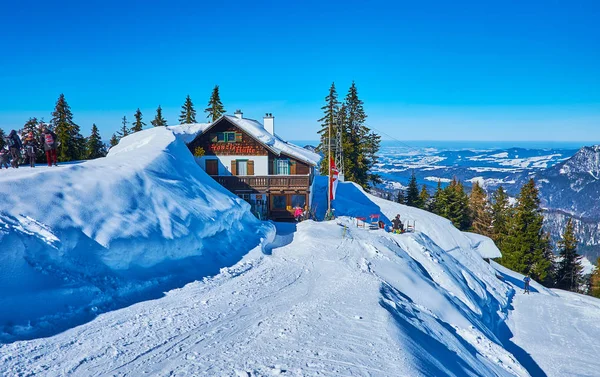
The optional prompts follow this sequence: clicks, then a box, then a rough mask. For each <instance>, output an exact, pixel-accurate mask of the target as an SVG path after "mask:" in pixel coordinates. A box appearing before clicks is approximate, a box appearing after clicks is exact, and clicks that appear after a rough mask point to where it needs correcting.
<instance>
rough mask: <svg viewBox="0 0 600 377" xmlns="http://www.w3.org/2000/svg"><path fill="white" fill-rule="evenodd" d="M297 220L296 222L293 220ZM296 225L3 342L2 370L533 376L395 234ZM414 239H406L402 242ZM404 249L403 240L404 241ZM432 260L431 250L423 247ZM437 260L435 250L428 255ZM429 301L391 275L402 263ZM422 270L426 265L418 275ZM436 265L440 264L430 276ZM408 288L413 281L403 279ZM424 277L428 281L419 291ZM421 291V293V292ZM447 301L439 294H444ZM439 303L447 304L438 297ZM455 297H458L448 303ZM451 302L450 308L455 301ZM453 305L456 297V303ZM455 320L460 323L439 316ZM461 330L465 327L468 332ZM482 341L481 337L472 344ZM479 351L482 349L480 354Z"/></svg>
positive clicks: (128, 373) (0, 351)
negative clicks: (261, 243) (229, 259)
mask: <svg viewBox="0 0 600 377" xmlns="http://www.w3.org/2000/svg"><path fill="white" fill-rule="evenodd" d="M289 226H293V225H288V227H289ZM299 228H300V229H299V231H298V232H295V233H294V232H292V230H291V229H289V228H286V227H285V226H283V227H281V226H280V229H279V233H280V234H282V235H281V236H279V237H278V238H277V239H276V240H275V244H276V246H280V247H279V248H275V249H274V250H273V252H272V255H264V254H262V253H261V252H260V250H259V249H258V248H257V249H255V250H254V251H253V252H251V253H250V254H249V255H247V256H246V257H245V258H244V260H242V261H241V262H240V263H238V264H237V265H235V266H234V267H232V268H228V269H223V270H222V272H221V273H220V274H219V275H217V276H216V277H214V278H212V279H205V280H204V281H202V282H195V283H191V284H189V285H187V286H186V287H184V288H182V289H177V290H174V291H171V292H169V293H168V294H167V295H166V297H164V298H161V299H159V300H154V301H147V302H142V303H138V304H136V305H133V306H131V307H128V308H124V309H121V310H118V311H114V312H110V313H105V314H103V315H101V316H99V317H98V318H96V319H95V320H94V321H92V322H90V323H88V324H85V325H83V326H80V327H77V328H74V329H71V330H68V331H66V332H64V333H62V334H59V335H56V336H54V337H51V338H48V339H38V340H34V341H27V342H16V343H12V344H8V345H4V346H2V347H1V348H0V355H1V356H0V372H4V373H6V374H8V375H18V376H27V375H32V374H34V373H37V374H42V375H44V376H63V375H74V376H140V375H153V376H154V375H156V376H190V375H206V376H217V375H219V376H220V375H225V376H230V375H231V376H236V375H240V376H268V375H278V374H281V375H290V376H318V375H322V376H348V375H356V376H418V375H425V376H442V375H454V376H510V375H519V376H526V375H527V372H525V371H524V370H523V369H522V368H521V367H520V366H519V364H518V363H516V362H515V361H514V359H512V357H511V356H510V355H509V354H508V353H506V352H505V351H504V350H503V349H502V348H501V347H500V346H498V345H497V344H495V343H494V342H492V341H490V340H489V339H487V338H486V336H485V334H483V333H481V332H480V331H478V330H476V329H475V328H474V327H473V326H468V325H467V326H466V327H465V326H464V324H463V322H464V318H463V317H461V314H460V311H461V310H466V312H465V313H467V312H469V310H468V309H466V308H464V307H463V308H462V309H461V308H460V307H461V305H460V304H459V303H458V301H459V300H458V299H456V298H452V297H449V296H445V295H443V294H442V295H440V297H437V296H436V292H435V291H434V290H435V289H440V287H439V286H437V285H436V284H434V283H433V282H431V281H429V282H420V281H418V280H419V279H420V277H421V276H422V275H421V274H426V275H428V274H429V273H431V274H434V273H435V271H434V270H432V269H431V268H433V267H434V264H435V263H434V262H432V265H431V266H428V265H425V267H423V266H421V267H417V266H416V265H413V264H412V263H414V262H411V261H410V260H409V259H408V258H406V255H396V253H400V249H399V248H398V249H397V250H395V251H394V252H392V251H391V249H386V248H385V247H384V245H386V244H387V245H388V246H389V247H393V244H389V242H390V240H391V239H392V238H391V237H396V238H397V239H398V241H399V242H402V241H405V242H407V243H412V242H413V240H415V239H418V237H416V236H413V235H403V236H399V235H396V236H392V235H386V234H385V233H383V232H381V231H375V232H373V231H368V230H362V229H353V228H350V229H349V230H344V228H342V227H340V226H339V225H337V224H335V223H313V222H306V223H302V224H300V226H299ZM402 238H404V240H402ZM396 247H397V245H396ZM421 252H422V253H423V257H427V254H429V252H428V251H425V250H423V251H421ZM429 256H430V257H431V254H430V255H429ZM403 265H404V267H406V268H410V269H416V270H417V271H416V272H413V273H407V272H408V270H404V271H403V272H404V273H407V276H404V277H400V279H401V280H403V279H408V280H407V281H406V282H405V283H406V287H407V288H409V287H410V288H412V289H410V292H407V294H408V295H410V296H412V297H413V299H414V300H416V299H415V297H417V296H418V295H421V294H426V295H433V297H430V298H429V299H433V300H434V301H435V303H436V305H438V306H439V307H438V308H426V307H424V306H422V305H420V304H418V303H417V302H414V301H413V300H411V299H410V298H409V297H408V296H407V295H404V294H403V293H401V292H399V291H398V290H397V289H395V288H394V286H393V285H390V284H389V283H386V282H384V281H383V279H382V277H381V276H379V274H384V275H385V274H388V273H390V274H391V275H390V277H392V280H393V275H394V274H395V273H396V272H402V270H394V269H395V268H402V267H403ZM419 268H422V269H423V271H419ZM425 269H427V270H429V272H426V271H425ZM402 284H403V283H402ZM421 284H423V286H420V287H419V285H421ZM417 288H420V289H422V291H421V292H419V291H418V289H417ZM436 297H437V298H436ZM438 300H439V301H438ZM444 300H447V301H445V302H444ZM448 304H451V306H450V307H445V305H448ZM453 304H457V307H454V306H453ZM436 310H440V312H439V313H438V314H440V315H442V316H446V315H448V313H450V314H449V315H448V316H449V317H450V318H453V319H454V320H456V322H457V324H456V325H453V324H450V323H446V322H444V321H443V320H442V318H440V317H438V316H437V315H436V314H434V313H435V312H436ZM458 330H460V331H462V332H463V333H462V334H460V335H459V334H458V333H457V331H458ZM468 340H472V341H473V344H470V343H468ZM475 347H478V348H477V349H476V348H475Z"/></svg>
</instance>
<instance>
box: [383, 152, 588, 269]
mask: <svg viewBox="0 0 600 377" xmlns="http://www.w3.org/2000/svg"><path fill="white" fill-rule="evenodd" d="M376 172H377V173H379V174H380V175H381V176H382V177H383V178H384V184H383V185H382V186H381V187H380V188H381V189H383V190H392V191H395V190H397V189H399V188H404V187H405V185H406V183H407V182H408V179H409V177H410V175H411V174H412V172H414V173H415V175H416V176H417V180H418V181H419V183H420V184H426V185H427V186H428V187H429V188H430V191H433V190H434V189H435V186H436V185H437V182H438V181H441V182H442V184H446V183H447V182H449V181H450V180H451V179H452V178H453V177H456V178H458V179H460V180H461V181H463V182H465V183H466V185H467V186H469V185H471V184H472V183H473V182H475V181H477V182H479V183H480V184H481V185H483V186H484V187H485V188H486V189H487V190H488V191H492V190H495V189H496V188H497V187H498V186H499V185H502V186H503V187H505V188H506V190H507V191H508V193H509V194H510V195H511V196H513V197H516V196H517V195H518V193H519V190H520V188H521V186H522V185H523V184H524V183H525V182H526V181H527V180H528V179H529V178H534V179H535V181H536V183H537V184H538V187H539V189H540V199H541V202H542V206H543V207H544V208H545V210H546V211H545V226H546V229H547V230H548V231H549V232H550V233H551V235H552V238H553V239H554V241H557V240H558V239H559V238H560V234H561V232H562V230H563V229H564V225H565V223H566V221H567V219H568V218H573V220H574V222H575V227H576V231H577V235H578V238H579V240H580V250H581V252H582V253H584V254H585V255H586V256H587V257H588V258H589V259H590V260H592V261H595V260H596V258H597V257H598V256H600V145H597V146H592V147H583V148H581V149H579V150H576V149H562V148H540V149H528V148H507V149H490V150H486V149H478V148H468V149H460V150H443V149H438V148H426V147H425V148H418V149H416V148H403V147H386V148H382V151H381V157H380V163H379V165H378V166H377V169H376Z"/></svg>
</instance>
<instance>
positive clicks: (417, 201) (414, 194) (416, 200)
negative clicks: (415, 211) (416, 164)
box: [406, 171, 422, 208]
mask: <svg viewBox="0 0 600 377" xmlns="http://www.w3.org/2000/svg"><path fill="white" fill-rule="evenodd" d="M406 205H407V206H411V207H417V208H421V206H422V203H421V198H420V197H419V186H417V177H416V176H415V172H414V171H413V172H412V175H411V176H410V180H409V181H408V189H407V190H406Z"/></svg>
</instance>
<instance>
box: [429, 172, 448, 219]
mask: <svg viewBox="0 0 600 377" xmlns="http://www.w3.org/2000/svg"><path fill="white" fill-rule="evenodd" d="M443 195H444V190H442V181H440V180H439V179H438V182H437V187H436V189H435V193H434V194H433V196H432V197H431V200H430V202H429V207H428V210H429V212H432V213H435V214H436V215H440V216H441V215H442V214H441V209H442V207H443Z"/></svg>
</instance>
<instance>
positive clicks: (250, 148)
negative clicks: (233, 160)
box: [188, 119, 269, 156]
mask: <svg viewBox="0 0 600 377" xmlns="http://www.w3.org/2000/svg"><path fill="white" fill-rule="evenodd" d="M218 132H236V133H238V134H241V139H242V140H241V142H239V141H238V142H236V143H228V142H213V141H212V139H213V136H214V134H216V133H218ZM238 140H239V137H238ZM197 147H202V148H203V149H204V154H205V155H206V156H215V155H222V156H266V155H267V154H268V153H269V151H268V150H267V149H266V148H265V147H264V146H263V145H262V144H260V143H259V142H257V141H256V140H254V139H253V138H252V137H250V136H249V135H247V134H246V133H244V132H242V130H240V129H239V128H237V127H236V126H234V125H233V124H231V123H230V122H229V121H228V120H227V119H223V120H222V121H220V122H219V124H217V125H216V126H214V127H213V128H211V129H210V130H208V133H205V134H202V135H200V136H199V137H197V138H196V139H194V141H192V142H191V143H190V144H188V148H189V149H190V151H192V153H194V151H195V150H196V148H197Z"/></svg>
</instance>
